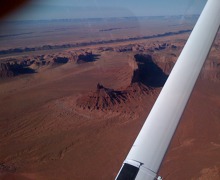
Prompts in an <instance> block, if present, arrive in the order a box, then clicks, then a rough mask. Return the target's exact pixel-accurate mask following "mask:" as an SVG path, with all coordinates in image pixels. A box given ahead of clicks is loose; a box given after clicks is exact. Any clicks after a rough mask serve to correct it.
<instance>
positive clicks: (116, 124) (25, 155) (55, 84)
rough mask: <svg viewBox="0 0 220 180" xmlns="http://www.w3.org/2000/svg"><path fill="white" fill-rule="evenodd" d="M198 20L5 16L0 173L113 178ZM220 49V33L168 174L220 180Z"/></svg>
mask: <svg viewBox="0 0 220 180" xmlns="http://www.w3.org/2000/svg"><path fill="white" fill-rule="evenodd" d="M197 18H198V16H189V17H186V18H185V19H184V20H183V21H181V22H180V18H179V17H178V16H173V17H169V18H167V17H163V16H161V17H141V18H106V19H84V20H52V21H20V22H2V24H3V25H4V26H3V27H4V28H2V29H1V30H0V179H6V180H8V179H9V180H13V179H15V180H23V179H24V180H26V179H27V180H28V179H45V180H46V179H54V180H55V179H57V180H58V179H74V180H81V179H88V180H93V179H103V180H111V179H114V178H115V176H116V175H117V173H118V171H119V169H120V167H121V165H122V163H123V161H124V159H125V157H126V156H127V153H128V152H129V150H130V148H131V146H132V144H133V142H134V140H135V138H136V136H137V135H138V133H139V131H140V129H141V127H142V125H143V123H144V122H145V119H146V117H147V115H148V113H149V112H150V110H151V108H152V106H153V104H154V102H155V100H156V98H157V96H158V94H159V93H160V91H161V89H162V87H163V85H164V84H165V82H166V79H167V78H168V77H169V74H170V72H171V70H172V68H173V66H174V65H175V62H176V60H177V58H178V56H179V54H180V52H181V50H182V48H183V46H184V44H185V43H186V40H187V38H188V37H189V35H190V32H191V30H192V28H193V26H194V24H195V22H196V20H197ZM12 27H13V28H12ZM219 56H220V34H218V36H217V38H216V41H215V42H214V44H213V47H212V49H211V51H210V55H209V57H208V59H207V61H206V62H205V64H204V67H203V69H202V72H201V74H200V76H199V78H198V81H197V83H196V86H195V88H194V91H193V93H192V96H191V98H190V100H189V103H188V105H187V107H186V109H185V112H184V114H183V116H182V119H181V122H180V124H179V126H178V129H177V131H176V133H175V136H174V138H173V140H172V142H171V145H170V148H169V150H168V152H167V155H166V157H165V159H164V161H163V163H162V166H161V168H160V172H159V175H161V176H162V177H163V179H167V180H172V179H178V180H186V179H191V180H218V179H220V59H219ZM186 73H187V72H186ZM180 83H181V82H180ZM167 103H169V102H167ZM146 153H147V149H146Z"/></svg>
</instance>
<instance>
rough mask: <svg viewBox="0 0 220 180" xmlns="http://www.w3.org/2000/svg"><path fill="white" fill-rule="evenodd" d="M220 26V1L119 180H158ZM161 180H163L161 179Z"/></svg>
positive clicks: (215, 0) (213, 2)
mask: <svg viewBox="0 0 220 180" xmlns="http://www.w3.org/2000/svg"><path fill="white" fill-rule="evenodd" d="M219 25H220V0H208V2H207V3H206V6H205V8H204V10H203V12H202V14H201V15H200V17H199V20H198V22H197V23H196V26H195V27H194V29H193V31H192V33H191V35H190V37H189V39H188V41H187V43H186V45H185V47H184V49H183V51H182V53H181V55H180V56H179V58H178V60H177V62H176V64H175V66H174V68H173V70H172V72H171V74H170V76H169V78H168V80H167V82H166V84H165V86H164V87H163V89H162V91H161V93H160V95H159V97H158V98H157V101H156V103H155V104H154V106H153V108H152V110H151V112H150V114H149V116H148V118H147V120H146V122H145V124H144V126H143V127H142V129H141V131H140V133H139V135H138V137H137V139H136V140H135V142H134V144H133V146H132V148H131V150H130V152H129V154H128V156H127V157H126V159H125V161H124V163H123V165H122V168H121V169H120V171H119V173H118V175H117V177H116V179H117V180H155V179H157V172H158V170H159V167H160V164H161V162H162V160H163V158H164V155H165V153H166V151H167V148H168V146H169V144H170V141H171V138H172V136H173V134H174V132H175V130H176V127H177V125H178V123H179V120H180V118H181V115H182V113H183V110H184V108H185V106H186V103H187V101H188V99H189V96H190V94H191V92H192V89H193V87H194V85H195V82H196V80H197V78H198V75H199V73H200V71H201V68H202V66H203V64H204V61H205V59H206V58H207V55H208V53H209V51H210V48H211V46H212V43H213V41H214V39H215V36H216V34H217V32H218V28H219ZM158 179H159V178H158Z"/></svg>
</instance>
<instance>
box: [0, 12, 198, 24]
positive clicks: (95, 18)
mask: <svg viewBox="0 0 220 180" xmlns="http://www.w3.org/2000/svg"><path fill="white" fill-rule="evenodd" d="M199 15H200V14H190V15H181V14H179V15H146V16H122V17H114V16H113V17H91V18H89V17H88V18H57V19H15V20H14V19H5V20H0V22H3V23H4V22H6V23H7V22H9V23H10V22H31V21H33V22H37V21H65V20H66V21H68V20H69V21H70V20H76V21H77V20H79V21H83V20H99V19H100V20H101V19H126V18H155V17H157V18H160V17H161V18H164V17H167V18H169V17H192V16H197V17H198V16H199Z"/></svg>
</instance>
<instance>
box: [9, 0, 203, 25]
mask: <svg viewBox="0 0 220 180" xmlns="http://www.w3.org/2000/svg"><path fill="white" fill-rule="evenodd" d="M206 1H207V0H184V1H182V0H166V1H164V0H138V1H131V0H111V1H109V0H89V1H88V0H62V1H59V0H32V1H31V3H29V4H28V5H26V6H25V7H22V8H20V9H19V10H17V11H16V12H14V13H13V14H11V15H10V16H8V17H7V18H6V19H5V20H7V21H23V20H53V19H90V18H122V17H146V16H147V17H155V16H187V15H193V14H200V13H201V11H202V9H203V7H204V5H205V3H206Z"/></svg>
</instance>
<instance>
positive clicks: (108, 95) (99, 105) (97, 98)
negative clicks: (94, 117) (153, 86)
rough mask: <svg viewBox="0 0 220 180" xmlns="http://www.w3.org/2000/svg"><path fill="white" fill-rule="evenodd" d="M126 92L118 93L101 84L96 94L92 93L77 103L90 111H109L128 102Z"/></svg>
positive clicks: (98, 85)
mask: <svg viewBox="0 0 220 180" xmlns="http://www.w3.org/2000/svg"><path fill="white" fill-rule="evenodd" d="M127 98H128V97H127V92H126V91H116V90H113V89H108V88H106V87H104V86H103V85H101V84H99V83H98V84H97V88H96V91H95V92H91V93H89V94H87V95H85V96H83V97H81V98H79V99H78V101H77V106H78V107H80V108H83V109H88V110H102V111H103V110H108V109H115V108H117V107H118V106H119V105H120V104H125V102H126V101H127Z"/></svg>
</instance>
